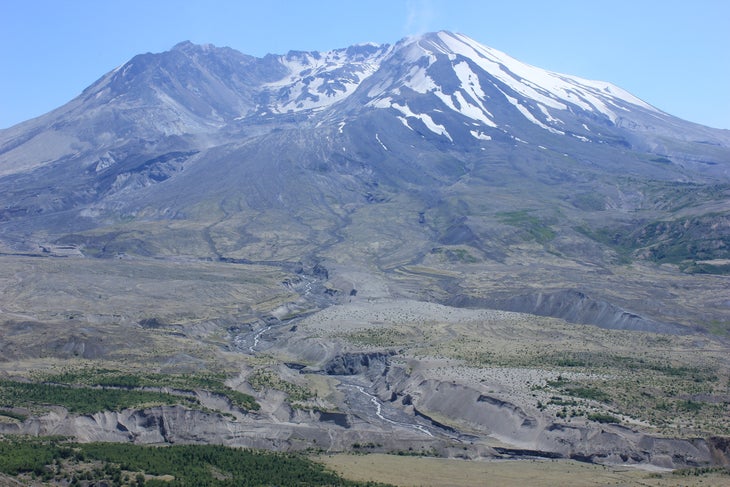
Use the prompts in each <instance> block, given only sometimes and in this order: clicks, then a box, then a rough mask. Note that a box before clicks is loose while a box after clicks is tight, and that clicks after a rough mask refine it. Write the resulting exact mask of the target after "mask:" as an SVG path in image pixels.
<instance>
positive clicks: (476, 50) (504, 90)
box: [368, 32, 657, 140]
mask: <svg viewBox="0 0 730 487" xmlns="http://www.w3.org/2000/svg"><path fill="white" fill-rule="evenodd" d="M393 51H394V52H395V53H398V54H399V55H400V57H401V59H402V60H403V61H405V63H406V64H407V65H408V64H410V68H409V69H407V71H406V74H405V75H403V76H401V77H400V78H398V79H393V78H390V79H388V78H386V79H385V80H383V81H381V82H380V83H378V84H377V85H376V86H375V87H373V88H371V89H370V91H369V93H368V95H369V96H370V98H371V99H373V100H372V101H371V103H370V105H371V106H374V107H378V108H394V109H396V110H398V111H400V112H401V113H402V114H403V115H405V116H406V118H412V117H418V118H420V119H421V120H424V121H425V120H427V119H426V117H425V116H426V115H428V113H419V112H417V111H416V110H414V109H413V106H415V105H413V104H406V103H404V102H403V101H401V99H402V98H404V97H406V95H407V92H408V91H412V92H415V93H419V94H421V95H428V96H431V95H432V96H435V97H436V98H438V100H439V101H440V102H441V104H443V105H444V107H445V108H448V109H449V110H451V111H453V112H457V113H459V114H461V115H463V116H464V117H467V118H469V119H471V120H473V121H475V122H478V124H481V125H483V126H484V127H485V128H497V127H498V126H500V125H503V126H506V125H508V124H510V123H511V122H510V121H504V120H501V121H500V120H497V119H496V118H495V116H494V115H493V113H492V110H490V106H492V107H494V106H495V105H497V104H499V103H501V101H506V102H508V103H509V104H511V105H512V106H514V107H515V108H516V109H517V112H518V113H519V114H521V116H523V117H524V118H525V119H526V120H528V121H529V122H531V123H533V124H535V125H537V126H538V127H540V128H542V129H544V130H547V131H549V132H552V133H555V134H559V135H564V134H565V131H564V125H565V122H564V121H563V120H561V119H560V116H561V112H567V111H571V112H576V111H587V112H591V113H594V114H598V115H600V116H603V117H605V118H607V119H608V120H610V122H611V123H614V124H615V123H616V122H617V121H618V119H619V113H620V112H628V111H629V107H630V106H638V107H640V108H642V109H645V110H650V111H653V112H657V110H656V109H655V108H653V107H651V106H650V105H648V104H646V103H644V102H643V101H641V100H640V99H638V98H636V97H634V96H633V95H631V94H630V93H627V92H626V91H624V90H622V89H620V88H618V87H616V86H614V85H612V84H610V83H605V82H601V81H590V80H586V79H582V78H578V77H575V76H568V75H563V74H559V73H554V72H551V71H546V70H544V69H540V68H537V67H534V66H530V65H528V64H525V63H522V62H520V61H517V60H516V59H514V58H512V57H510V56H508V55H506V54H504V53H502V52H500V51H497V50H495V49H492V48H489V47H485V46H482V45H481V44H479V43H477V42H475V41H473V40H472V39H469V38H468V37H466V36H463V35H460V34H451V33H448V32H439V33H436V34H426V35H424V36H420V37H415V38H411V39H406V40H404V41H401V42H400V43H399V44H397V45H396V46H395V49H394V50H393ZM437 63H438V65H437ZM445 63H446V65H448V63H450V65H451V69H452V71H453V73H452V74H448V73H447V72H445V71H444V65H445ZM454 76H455V78H456V79H457V80H458V82H459V85H458V86H455V85H454V78H453V77H454ZM485 83H487V84H486V85H485ZM489 85H491V86H489ZM485 87H489V88H490V90H486V89H485ZM487 91H490V92H491V93H494V92H495V91H496V92H498V93H501V95H502V96H504V98H503V100H497V99H492V98H490V97H489V96H488V95H487ZM421 106H423V105H421ZM437 107H438V105H433V106H432V108H431V110H428V111H429V112H430V111H432V110H436V108H437ZM405 108H407V111H408V113H406V111H405ZM421 111H423V108H421ZM404 123H405V122H404ZM427 125H428V126H429V129H430V130H432V131H433V132H435V133H442V134H443V132H444V131H445V129H443V130H442V129H441V128H435V127H434V126H433V125H431V124H427ZM586 131H587V132H590V130H589V129H586ZM476 134H481V132H476V133H474V132H473V133H472V135H474V136H475V137H477V138H480V139H482V138H483V136H481V135H480V136H477V135H476ZM582 140H588V139H587V138H585V137H582Z"/></svg>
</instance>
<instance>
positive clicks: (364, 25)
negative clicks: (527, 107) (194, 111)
mask: <svg viewBox="0 0 730 487" xmlns="http://www.w3.org/2000/svg"><path fill="white" fill-rule="evenodd" d="M442 29H444V30H450V31H454V32H461V33H463V34H466V35H468V36H470V37H472V38H473V39H475V40H476V41H478V42H480V43H482V44H485V45H488V46H491V47H494V48H496V49H499V50H502V51H504V52H506V53H507V54H510V55H511V56H513V57H515V58H517V59H519V60H521V61H524V62H527V63H529V64H533V65H536V66H539V67H541V68H545V69H549V70H552V71H557V72H562V73H567V74H572V75H577V76H581V77H584V78H590V79H598V80H603V81H610V82H612V83H614V84H617V85H619V86H620V87H622V88H624V89H626V90H628V91H629V92H631V93H633V94H634V95H636V96H638V97H639V98H641V99H643V100H645V101H647V102H648V103H651V104H652V105H654V106H656V107H657V108H659V109H661V110H664V111H666V112H669V113H671V114H672V115H676V116H679V117H681V118H684V119H686V120H691V121H693V122H697V123H702V124H704V125H709V126H712V127H717V128H725V129H730V0H608V1H600V2H599V1H595V0H593V1H592V0H580V1H577V0H554V1H545V0H534V1H529V0H498V1H494V0H368V1H363V0H308V1H302V0H278V1H276V0H269V1H266V0H259V1H255V2H254V1H246V0H238V1H235V0H231V1H225V0H203V1H199V0H195V1H193V0H123V1H122V0H119V1H116V0H0V128H5V127H9V126H11V125H14V124H16V123H18V122H21V121H23V120H26V119H28V118H32V117H35V116H38V115H42V114H43V113H46V112H47V111H50V110H51V109H53V108H56V107H58V106H60V105H62V104H64V103H66V102H67V101H69V100H71V99H72V98H73V97H75V96H77V95H78V94H79V93H81V91H82V90H83V89H84V88H85V87H87V86H88V85H90V84H91V83H92V82H94V81H95V80H96V79H98V78H100V77H101V76H102V75H103V74H104V73H106V72H108V71H110V70H112V69H114V68H115V67H117V66H119V65H121V64H123V63H124V62H126V61H128V60H129V59H131V58H132V57H133V56H134V55H135V54H139V53H144V52H161V51H165V50H168V49H170V48H171V47H172V46H173V45H175V44H177V43H178V42H180V41H183V40H190V41H192V42H195V43H199V44H202V43H212V44H215V45H217V46H229V47H232V48H234V49H237V50H239V51H241V52H243V53H246V54H251V55H255V56H263V55H265V54H267V53H275V54H283V53H286V52H287V51H289V50H320V51H321V50H329V49H335V48H340V47H347V46H349V45H352V44H356V43H360V42H377V43H391V44H392V43H394V42H396V41H398V40H399V39H401V38H402V37H405V36H407V35H412V34H418V33H423V32H430V31H436V30H442Z"/></svg>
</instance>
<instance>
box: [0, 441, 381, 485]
mask: <svg viewBox="0 0 730 487" xmlns="http://www.w3.org/2000/svg"><path fill="white" fill-rule="evenodd" d="M0 472H2V473H5V474H8V475H13V476H18V477H19V478H20V479H26V480H27V479H28V477H30V478H41V479H43V480H44V481H53V482H54V483H61V484H62V485H79V483H80V482H83V481H86V482H87V483H86V484H84V485H90V483H89V482H91V483H95V482H100V481H107V482H110V483H111V484H112V485H146V486H150V487H163V486H164V487H180V486H191V485H195V486H221V487H223V486H261V485H282V486H286V485H292V486H293V485H298V486H303V485H329V486H376V485H384V484H376V483H371V482H368V483H363V482H354V481H349V480H346V479H343V478H341V477H339V476H338V475H337V474H336V473H334V472H332V471H329V470H327V469H326V468H325V467H324V466H322V465H320V464H318V463H315V462H313V461H311V460H309V459H307V458H306V457H304V456H301V455H296V454H285V453H274V452H265V451H257V450H245V449H239V448H231V447H225V446H219V445H173V446H169V447H151V446H141V445H132V444H127V443H122V444H119V443H89V444H78V443H70V442H66V441H64V440H63V439H61V438H40V439H39V438H14V439H4V440H3V439H0Z"/></svg>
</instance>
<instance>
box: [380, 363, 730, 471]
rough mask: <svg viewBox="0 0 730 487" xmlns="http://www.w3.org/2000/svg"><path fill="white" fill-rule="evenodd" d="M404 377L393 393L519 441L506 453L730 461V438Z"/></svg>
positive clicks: (452, 420) (457, 425) (424, 411)
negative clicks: (553, 416) (669, 434)
mask: <svg viewBox="0 0 730 487" xmlns="http://www.w3.org/2000/svg"><path fill="white" fill-rule="evenodd" d="M394 375H396V376H397V373H395V374H394ZM400 379H401V380H400V381H399V383H398V386H397V387H396V388H395V389H392V390H390V393H391V394H394V395H396V396H398V397H403V398H404V400H403V402H404V403H406V404H407V405H409V406H410V407H412V408H414V410H415V411H416V412H417V413H418V414H420V415H421V416H423V417H427V418H429V419H431V415H433V416H437V417H439V418H449V425H450V426H451V427H453V429H452V430H453V431H460V432H461V433H464V434H470V435H476V436H485V435H488V436H491V437H494V438H497V439H499V440H501V441H503V442H505V443H508V444H511V445H515V448H512V449H502V451H501V453H503V454H509V455H512V456H542V457H546V458H571V459H575V460H580V461H588V462H595V463H601V464H636V465H654V466H657V467H662V468H683V467H695V466H704V465H714V464H721V465H723V464H726V463H727V462H728V461H729V460H730V455H729V454H728V442H727V439H724V438H714V439H713V438H711V439H704V438H694V439H675V438H662V437H656V436H651V435H647V434H643V433H640V432H638V431H635V430H632V429H630V428H627V427H624V426H621V425H618V424H596V423H590V422H586V423H576V424H575V425H567V424H558V423H554V422H552V421H551V420H549V419H547V418H546V417H544V416H543V415H541V414H540V412H539V411H537V410H534V409H532V410H530V411H528V410H525V409H524V408H522V407H520V406H518V405H516V404H514V403H512V402H510V401H508V400H505V399H501V398H499V397H497V396H494V395H492V394H489V393H484V392H481V391H479V390H478V389H476V388H473V387H470V386H467V385H463V384H459V383H454V382H444V381H438V380H420V379H416V380H413V381H411V382H409V381H408V380H403V376H401V377H400ZM381 389H384V387H382V386H381ZM434 424H435V425H437V426H441V427H443V425H440V424H438V423H437V422H435V423H434Z"/></svg>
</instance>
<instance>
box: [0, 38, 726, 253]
mask: <svg viewBox="0 0 730 487" xmlns="http://www.w3.org/2000/svg"><path fill="white" fill-rule="evenodd" d="M729 168H730V134H729V133H728V132H727V131H722V130H716V129H711V128H707V127H703V126H700V125H696V124H692V123H689V122H685V121H683V120H680V119H677V118H675V117H672V116H671V115H669V114H666V113H663V112H661V111H660V110H658V109H656V108H654V107H652V106H650V105H648V104H647V103H645V102H643V101H642V100H640V99H638V98H636V97H635V96H633V95H631V94H630V93H627V92H626V91H624V90H622V89H621V88H619V87H617V86H615V85H612V84H611V83H608V82H602V81H590V80H585V79H582V78H578V77H575V76H570V75H565V74H559V73H554V72H550V71H546V70H544V69H541V68H538V67H535V66H531V65H528V64H525V63H522V62H520V61H518V60H516V59H514V58H512V57H510V56H508V55H507V54H505V53H502V52H500V51H497V50H495V49H492V48H489V47H486V46H484V45H481V44H480V43H478V42H476V41H474V40H473V39H470V38H469V37H467V36H464V35H461V34H454V33H449V32H436V33H430V34H425V35H421V36H417V37H411V38H406V39H403V40H401V41H399V42H397V43H396V44H394V45H376V44H361V45H356V46H352V47H348V48H344V49H335V50H332V51H328V52H322V53H320V52H301V51H291V52H289V53H288V54H286V55H267V56H265V57H263V58H256V57H253V56H248V55H245V54H242V53H240V52H237V51H235V50H233V49H230V48H219V47H215V46H211V45H203V46H198V45H194V44H192V43H189V42H183V43H180V44H178V45H176V46H175V47H173V48H172V49H171V50H170V51H168V52H163V53H158V54H151V53H147V54H141V55H138V56H135V57H134V58H133V59H131V60H130V61H129V62H127V63H125V64H123V65H122V66H120V67H118V68H117V69H115V70H113V71H111V72H109V73H107V74H106V75H104V76H103V77H102V78H100V79H99V80H98V81H97V82H95V83H94V84H92V85H91V86H89V87H88V88H87V89H86V90H84V91H83V93H82V94H81V95H80V96H79V97H77V98H76V99H74V100H72V101H70V102H69V103H68V104H66V105H64V106H62V107H60V108H58V109H56V110H54V111H52V112H50V113H48V114H46V115H44V116H42V117H39V118H36V119H33V120H29V121H27V122H24V123H22V124H19V125H17V126H15V127H12V128H10V129H7V130H3V131H0V205H1V206H0V208H2V210H0V212H1V213H0V215H1V220H2V223H0V225H2V228H3V230H2V235H4V237H3V238H4V239H5V242H6V243H5V245H7V246H9V247H11V248H25V249H34V248H37V246H38V245H45V244H46V243H47V242H49V241H62V240H64V239H65V240H66V241H74V242H77V241H84V242H86V243H84V245H85V246H86V247H89V246H92V247H93V245H96V244H92V243H90V242H89V241H86V240H84V239H85V238H86V237H79V236H78V234H79V233H78V232H83V231H90V230H92V229H96V230H95V231H97V232H98V231H102V233H103V230H99V229H103V228H106V227H107V226H112V227H113V226H116V225H119V224H122V223H124V224H125V225H130V224H133V223H134V222H141V221H157V220H161V221H162V220H166V219H176V220H182V221H199V222H206V221H208V219H209V218H211V214H209V213H206V212H205V211H202V210H201V208H204V207H209V206H210V205H216V204H217V205H222V206H224V207H225V210H224V214H226V215H229V218H234V215H235V218H238V219H242V220H246V221H249V220H250V221H257V222H262V221H266V220H267V218H271V215H274V214H276V215H278V216H277V217H276V218H275V219H276V220H277V221H279V222H280V224H286V225H290V224H291V225H294V226H295V227H296V228H299V229H300V232H299V233H296V236H295V237H294V236H292V235H289V237H291V238H293V239H294V242H296V243H294V244H292V245H284V246H281V245H279V246H276V248H269V249H267V250H266V252H265V253H268V254H270V257H271V258H284V259H289V258H294V257H295V255H296V254H297V252H321V251H322V249H323V247H322V245H325V243H326V242H331V241H332V238H333V236H332V233H331V232H337V233H338V235H341V232H342V231H343V225H345V220H347V219H348V218H351V216H347V215H350V214H351V213H352V212H358V211H359V210H358V209H362V208H365V207H367V206H368V205H371V204H376V203H385V202H388V201H395V200H400V199H403V198H406V199H408V201H409V202H408V204H407V205H406V206H408V207H409V208H411V210H410V211H412V212H414V213H416V214H418V215H420V217H419V218H417V219H416V220H415V221H416V226H417V227H418V225H423V224H424V223H423V222H431V223H430V225H431V226H430V227H428V228H429V230H428V232H426V233H427V234H424V235H422V238H423V239H424V240H423V248H428V246H429V245H431V246H433V243H434V242H437V243H441V244H444V243H449V244H451V245H470V246H474V247H475V248H478V249H480V251H481V252H484V255H494V256H501V255H503V254H504V252H503V249H501V247H502V246H504V245H505V243H507V242H509V241H511V240H510V239H511V238H512V237H504V238H506V240H504V239H502V237H499V234H500V232H502V231H507V230H509V225H508V226H507V227H505V226H504V225H502V226H501V227H500V226H499V225H497V226H495V218H496V219H497V220H499V217H498V216H497V215H498V214H499V212H504V211H508V210H511V209H513V208H515V207H518V208H523V209H530V211H533V209H539V210H537V211H539V212H542V213H544V215H543V217H544V218H547V220H546V221H554V220H553V219H555V218H558V216H557V215H558V213H556V214H554V215H553V214H552V213H551V211H548V210H546V209H547V208H563V207H565V208H563V209H562V210H560V211H562V213H560V212H559V214H560V215H562V216H560V217H559V218H563V217H564V216H565V215H566V214H568V213H570V214H571V215H573V214H576V213H575V212H576V211H579V210H580V211H582V212H583V213H581V214H580V219H581V221H580V222H575V221H573V222H571V223H570V226H571V227H573V228H575V227H576V226H581V225H583V226H586V225H587V226H588V227H591V226H594V225H596V224H597V222H600V223H601V224H602V225H604V226H605V227H606V228H602V229H600V231H601V232H603V233H600V234H601V235H604V234H605V232H610V231H614V230H616V232H618V233H617V234H620V235H623V237H622V238H628V237H626V235H633V233H632V232H641V231H642V229H643V227H642V225H645V224H646V222H647V221H650V220H654V219H656V218H664V217H667V215H663V214H661V215H660V214H652V215H647V216H645V217H644V216H642V218H638V219H634V218H628V220H627V215H629V214H632V213H630V212H636V211H644V210H649V209H652V211H653V210H654V209H657V208H662V207H672V204H671V203H669V202H668V200H669V199H671V198H670V197H669V196H667V194H669V193H663V191H664V190H661V191H659V190H655V189H656V187H658V186H657V185H659V186H661V187H669V186H671V185H672V184H680V183H681V184H690V185H695V184H698V185H711V186H713V187H720V188H722V187H724V186H723V185H726V184H727V183H728V178H729V177H730V176H729V170H730V169H729ZM621 178H623V179H621ZM717 185H719V186H717ZM649 187H651V188H654V189H651V190H649V189H648V188H649ZM500 191H502V192H503V193H504V194H502V195H501V196H499V195H498V194H497V193H499V192H500ZM723 191H724V190H720V193H719V194H724V193H723ZM659 193H661V195H660V194H659ZM711 193H712V194H717V193H716V192H715V193H713V192H712V191H708V194H711ZM484 194H491V195H493V200H492V203H491V205H492V206H490V207H489V208H490V210H489V211H487V210H486V209H485V208H487V207H484V206H483V205H482V210H478V211H477V210H476V209H475V208H478V207H480V206H479V205H475V203H476V201H477V200H478V198H479V195H484ZM713 198H714V197H713ZM710 199H711V200H712V201H709V202H708V201H705V200H702V202H701V204H699V203H698V205H699V206H698V209H696V211H697V214H701V215H704V214H705V213H704V212H705V211H711V210H712V211H715V210H717V200H713V199H712V198H710ZM472 200H473V201H472ZM213 201H217V203H213ZM233 201H235V204H234V203H232V202H233ZM469 201H472V204H468V202H469ZM481 204H482V203H480V205H481ZM229 205H233V206H232V207H231V208H233V209H231V208H229ZM556 211H557V210H556ZM685 211H686V210H685ZM485 212H486V213H485ZM595 212H603V213H601V214H600V217H598V216H597V213H595ZM606 212H608V213H606ZM548 213H550V215H548ZM633 214H634V215H635V213H633ZM256 215H259V216H256ZM261 215H266V217H265V218H261V217H260V216H261ZM429 215H431V216H430V219H429ZM30 216H32V218H29V217H30ZM559 218H558V219H559ZM570 218H573V216H571V217H570ZM570 218H568V219H570ZM343 219H345V220H343ZM419 221H420V222H421V223H420V224H419V223H418V222H419ZM555 221H557V220H555ZM712 221H713V219H712V218H710V219H708V220H707V221H705V220H702V223H701V224H700V223H698V225H700V227H701V228H704V227H705V226H706V225H711V224H713V223H711V222H712ZM715 223H717V222H715ZM247 225H248V224H247ZM110 228H111V227H110ZM247 228H249V232H250V242H249V241H247V240H246V239H242V238H241V237H236V238H235V239H234V240H235V241H237V242H238V244H236V245H233V246H224V247H225V248H223V247H220V246H215V248H214V250H212V252H213V254H214V256H215V257H225V256H227V255H235V256H237V257H248V252H251V251H253V250H252V249H253V248H254V247H255V246H252V245H253V244H252V242H259V241H266V239H267V238H268V237H266V236H265V235H269V233H267V232H268V231H267V230H266V229H264V228H263V227H262V228H256V229H254V228H252V227H250V226H247ZM423 228H425V227H423ZM423 228H422V227H419V230H418V231H419V232H421V231H422V230H423ZM495 228H502V230H495ZM581 228H582V227H581ZM619 228H620V229H621V230H620V231H619ZM723 228H724V227H723ZM644 230H645V229H644ZM231 231H232V230H231ZM494 232H496V233H494ZM627 232H628V233H627ZM507 233H508V234H510V235H511V233H510V232H507ZM69 234H73V235H74V237H68V235H69ZM21 235H22V236H21ZM28 235H30V236H31V237H28ZM33 235H35V236H33ZM115 235H116V234H115ZM591 235H592V237H591ZM595 235H597V234H596V233H590V232H588V233H586V232H584V233H583V234H581V235H579V236H576V238H578V239H584V240H585V239H588V241H590V242H591V243H590V245H597V244H596V241H595V239H596V237H595ZM723 235H724V233H722V232H721V235H720V237H719V238H720V240H718V239H713V238H711V239H710V241H709V242H708V243H707V248H708V250H707V255H709V256H712V257H722V256H723V255H724V254H723V252H724V251H723V250H721V249H723V248H725V247H724V244H722V242H724V240H723V239H724V238H725V237H724V236H723ZM289 237H287V238H289ZM114 238H118V236H117V237H114ZM206 238H209V236H208V237H206ZM228 238H229V237H226V241H228ZM231 238H233V237H231ZM337 238H340V237H337ZM617 238H618V237H617ZM637 238H638V237H637ZM662 238H663V237H661V236H657V237H656V238H654V240H651V242H648V244H647V245H648V248H652V246H653V245H654V246H656V245H660V241H662ZM69 239H70V240H69ZM79 239H81V240H79ZM500 239H501V240H500ZM619 240H620V238H619ZM247 242H248V243H247ZM632 242H634V243H632V244H631V245H634V246H636V245H638V243H636V242H635V241H634V240H632ZM645 243H646V242H645ZM249 244H251V245H249ZM586 245H588V244H586ZM600 245H603V243H600ZM662 245H663V244H662ZM148 247H149V248H148ZM104 248H105V249H106V252H109V251H110V250H109V249H112V248H113V249H116V250H115V251H124V249H125V248H126V244H119V245H117V246H109V245H106V246H105V247H104ZM145 248H146V249H147V250H145V252H147V253H152V254H154V253H156V252H159V251H162V250H161V249H162V248H167V244H165V245H162V246H161V247H160V246H156V245H151V246H149V245H148V246H146V247H145ZM419 248H421V247H419ZM586 248H587V247H586ZM284 249H287V250H286V251H285V250H284ZM318 249H319V250H318ZM581 249H582V250H580V251H579V253H581V255H582V256H583V257H585V252H586V250H585V248H583V247H581ZM713 249H714V250H713ZM126 251H130V252H131V251H132V250H130V249H127V250H126ZM573 251H577V250H576V249H573V250H571V251H570V252H573ZM414 252H416V254H418V253H419V252H421V250H414ZM566 252H568V251H567V250H566ZM570 252H568V253H570ZM591 252H592V251H591ZM637 252H639V251H638V250H637ZM642 252H643V253H642V254H641V255H645V256H646V255H649V254H651V252H649V251H647V250H646V249H644V250H643V251H642ZM647 252H649V253H647ZM416 254H414V255H416ZM637 255H638V254H637ZM652 255H653V254H652Z"/></svg>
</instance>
